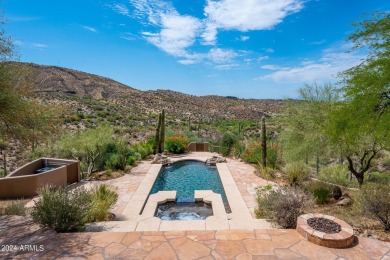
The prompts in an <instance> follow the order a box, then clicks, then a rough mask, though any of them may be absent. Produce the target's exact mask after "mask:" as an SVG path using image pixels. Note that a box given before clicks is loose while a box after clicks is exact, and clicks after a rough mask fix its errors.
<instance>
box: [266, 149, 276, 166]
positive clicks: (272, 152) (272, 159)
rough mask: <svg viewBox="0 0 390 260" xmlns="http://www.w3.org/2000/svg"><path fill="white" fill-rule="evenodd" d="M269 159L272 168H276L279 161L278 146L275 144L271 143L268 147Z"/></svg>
mask: <svg viewBox="0 0 390 260" xmlns="http://www.w3.org/2000/svg"><path fill="white" fill-rule="evenodd" d="M267 161H268V166H269V167H271V168H274V169H275V168H276V165H277V161H278V147H277V146H276V145H275V144H271V145H270V146H269V147H267Z"/></svg>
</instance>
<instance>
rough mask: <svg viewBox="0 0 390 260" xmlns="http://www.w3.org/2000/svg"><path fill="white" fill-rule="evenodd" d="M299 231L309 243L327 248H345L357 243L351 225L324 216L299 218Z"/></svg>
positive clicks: (307, 215)
mask: <svg viewBox="0 0 390 260" xmlns="http://www.w3.org/2000/svg"><path fill="white" fill-rule="evenodd" d="M297 231H298V233H299V234H301V235H302V236H303V237H305V238H306V239H307V240H308V241H310V242H312V243H314V244H317V245H320V246H325V247H331V248H345V247H349V246H350V245H352V244H353V242H354V241H355V237H354V236H353V229H352V227H351V226H350V225H348V224H347V223H346V222H345V221H342V220H340V219H337V218H335V217H332V216H328V215H323V214H305V215H302V216H299V218H298V221H297Z"/></svg>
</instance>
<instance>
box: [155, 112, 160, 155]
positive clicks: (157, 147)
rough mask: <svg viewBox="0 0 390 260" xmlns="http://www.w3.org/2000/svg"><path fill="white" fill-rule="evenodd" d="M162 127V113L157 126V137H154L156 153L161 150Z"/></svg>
mask: <svg viewBox="0 0 390 260" xmlns="http://www.w3.org/2000/svg"><path fill="white" fill-rule="evenodd" d="M160 128H161V114H159V115H158V123H157V127H156V135H155V138H154V147H153V152H154V153H155V154H156V153H158V152H159V145H160Z"/></svg>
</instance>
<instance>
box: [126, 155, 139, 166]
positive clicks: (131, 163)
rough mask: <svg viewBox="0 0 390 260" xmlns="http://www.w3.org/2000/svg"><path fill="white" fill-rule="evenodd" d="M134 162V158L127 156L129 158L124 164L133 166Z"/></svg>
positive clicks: (135, 159)
mask: <svg viewBox="0 0 390 260" xmlns="http://www.w3.org/2000/svg"><path fill="white" fill-rule="evenodd" d="M136 161H137V158H135V156H129V157H127V161H126V162H127V164H129V165H134V164H135V162H136Z"/></svg>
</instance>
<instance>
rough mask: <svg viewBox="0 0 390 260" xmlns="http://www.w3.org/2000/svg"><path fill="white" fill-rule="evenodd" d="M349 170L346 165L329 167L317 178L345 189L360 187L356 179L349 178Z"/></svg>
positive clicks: (322, 169)
mask: <svg viewBox="0 0 390 260" xmlns="http://www.w3.org/2000/svg"><path fill="white" fill-rule="evenodd" d="M347 173H348V169H347V167H346V166H345V165H339V164H338V165H328V166H324V167H322V168H321V169H320V172H319V174H318V175H317V178H318V179H320V180H322V181H326V182H330V183H333V184H336V185H340V186H345V187H358V186H359V185H358V183H357V181H356V179H353V180H349V179H348V178H347Z"/></svg>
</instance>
